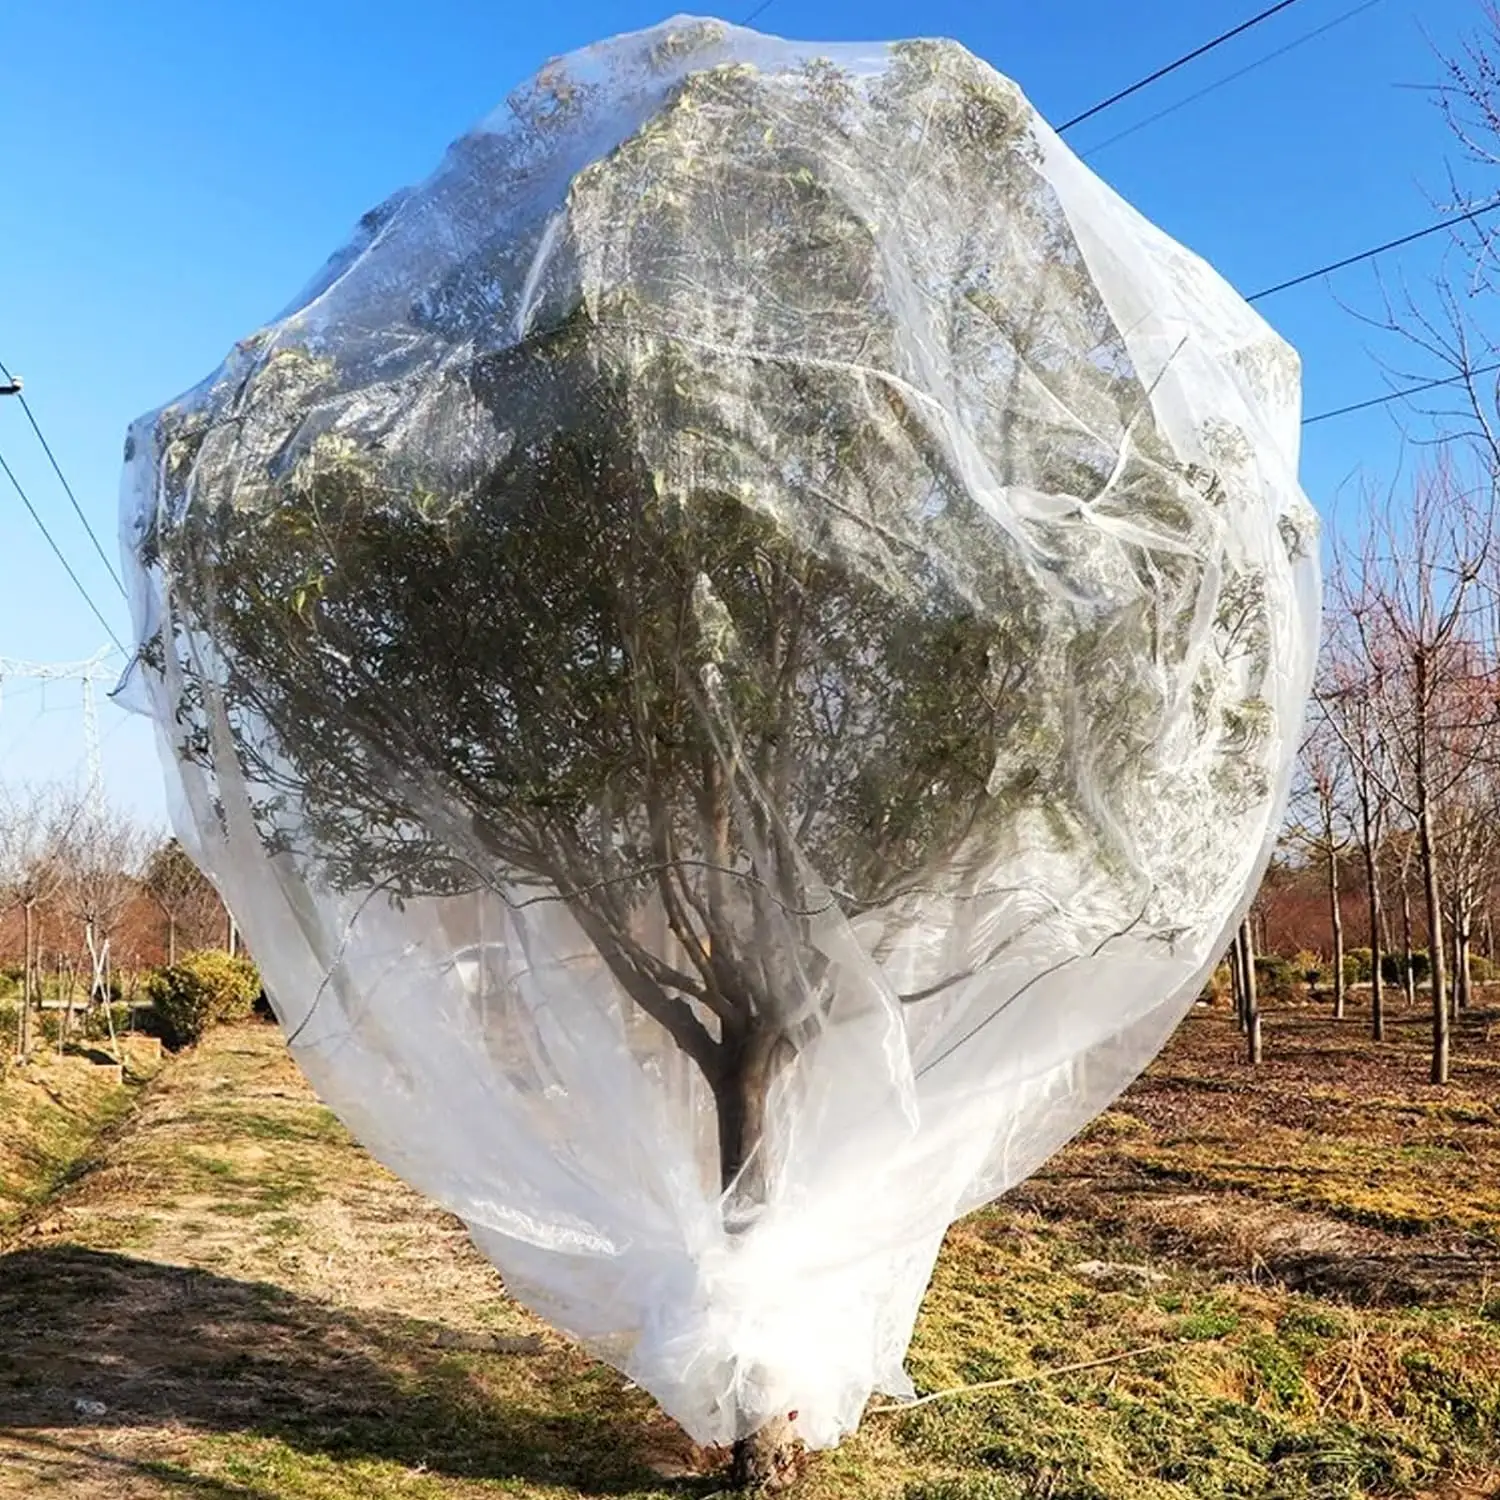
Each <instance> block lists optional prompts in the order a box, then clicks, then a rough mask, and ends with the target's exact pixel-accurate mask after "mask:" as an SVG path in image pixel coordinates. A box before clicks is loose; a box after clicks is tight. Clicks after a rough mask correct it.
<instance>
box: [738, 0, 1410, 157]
mask: <svg viewBox="0 0 1500 1500" xmlns="http://www.w3.org/2000/svg"><path fill="white" fill-rule="evenodd" d="M769 3H770V0H767V4H769ZM1379 4H1381V0H1363V3H1362V4H1360V5H1356V6H1354V7H1352V8H1351V9H1349V10H1346V11H1344V12H1343V14H1342V15H1337V16H1335V17H1334V18H1333V19H1332V20H1331V21H1325V22H1324V23H1323V24H1322V25H1321V26H1316V27H1314V28H1313V29H1312V30H1311V31H1304V32H1303V33H1302V35H1301V36H1299V37H1296V38H1294V39H1293V40H1292V41H1290V42H1288V43H1286V45H1285V46H1282V47H1277V48H1276V50H1275V51H1274V52H1267V53H1266V55H1265V56H1264V57H1258V58H1256V60H1255V61H1254V62H1252V63H1246V64H1245V66H1244V67H1243V68H1236V69H1235V71H1234V72H1233V73H1226V74H1225V75H1224V76H1223V77H1222V78H1220V79H1219V80H1218V81H1217V82H1216V83H1210V84H1208V85H1207V86H1206V87H1204V88H1201V89H1198V90H1197V91H1196V92H1195V93H1191V94H1189V95H1188V96H1187V98H1185V99H1179V100H1178V101H1177V102H1176V103H1175V104H1169V105H1167V107H1166V108H1165V109H1159V110H1157V112H1156V113H1155V114H1154V115H1147V116H1146V118H1145V119H1144V120H1138V121H1137V122H1136V123H1135V124H1134V125H1129V126H1127V127H1126V128H1125V129H1124V130H1122V131H1120V132H1119V134H1118V135H1112V136H1110V137H1109V138H1108V139H1107V140H1102V141H1100V142H1099V144H1098V145H1097V146H1090V147H1089V149H1088V150H1087V151H1082V152H1080V153H1079V155H1081V156H1082V157H1083V159H1084V160H1085V161H1087V160H1088V159H1089V157H1091V156H1097V155H1098V154H1099V152H1101V151H1103V150H1105V149H1107V148H1108V147H1110V146H1113V145H1114V144H1115V143H1116V142H1117V141H1123V140H1124V139H1125V138H1126V137H1127V136H1131V135H1134V134H1135V133H1136V132H1137V131H1138V130H1144V129H1145V128H1146V127H1147V126H1148V125H1155V124H1156V122H1157V121H1158V120H1165V119H1166V117H1167V116H1168V115H1172V114H1176V113H1177V111H1178V110H1179V109H1186V108H1187V106H1188V105H1189V104H1196V103H1197V102H1198V100H1200V99H1202V98H1203V97H1204V96H1205V95H1207V94H1212V93H1214V92H1215V91H1216V90H1218V89H1221V88H1223V87H1224V86H1225V84H1229V83H1234V82H1236V81H1237V80H1238V79H1241V78H1243V77H1244V76H1245V75H1246V74H1247V73H1253V72H1255V70H1256V69H1257V68H1263V67H1265V65H1266V64H1267V63H1269V62H1275V61H1276V59H1277V58H1278V57H1285V56H1286V54H1287V53H1288V52H1293V51H1295V50H1296V49H1297V48H1298V47H1301V46H1302V45H1303V44H1304V43H1307V42H1311V41H1314V40H1315V39H1316V38H1318V37H1320V36H1322V35H1323V33H1324V32H1327V31H1332V30H1333V28H1334V27H1335V26H1342V25H1343V24H1344V22H1345V21H1352V20H1353V19H1354V18H1355V16H1358V15H1361V14H1363V13H1364V12H1365V11H1367V10H1373V9H1374V8H1375V6H1377V5H1379ZM1064 128H1066V127H1064Z"/></svg>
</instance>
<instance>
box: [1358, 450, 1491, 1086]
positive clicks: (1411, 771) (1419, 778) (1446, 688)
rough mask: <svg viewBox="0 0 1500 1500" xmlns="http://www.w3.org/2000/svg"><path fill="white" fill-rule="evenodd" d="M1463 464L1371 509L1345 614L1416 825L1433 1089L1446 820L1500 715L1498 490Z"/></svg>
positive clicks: (1441, 1021) (1441, 1070)
mask: <svg viewBox="0 0 1500 1500" xmlns="http://www.w3.org/2000/svg"><path fill="white" fill-rule="evenodd" d="M1465 479H1466V476H1465V475H1463V474H1462V473H1461V472H1460V470H1459V464H1458V458H1457V456H1456V455H1455V454H1454V453H1453V452H1451V451H1449V450H1442V451H1440V453H1439V455H1438V458H1437V461H1436V462H1435V463H1434V464H1433V465H1432V466H1431V467H1429V468H1428V469H1427V470H1425V471H1424V472H1423V473H1422V474H1420V475H1419V476H1418V478H1417V480H1416V482H1415V483H1414V485H1413V486H1412V489H1411V492H1410V494H1409V495H1407V494H1401V495H1398V494H1396V493H1395V492H1390V493H1388V494H1387V495H1386V496H1385V497H1384V499H1383V501H1373V502H1372V503H1371V504H1370V506H1369V524H1368V529H1367V530H1366V532H1365V535H1364V537H1363V539H1362V541H1361V543H1360V546H1359V549H1358V551H1357V553H1353V554H1351V553H1349V552H1348V551H1346V553H1345V559H1344V566H1345V567H1346V568H1347V569H1348V577H1347V580H1346V583H1345V588H1346V591H1347V598H1346V608H1347V615H1348V624H1349V629H1350V631H1351V634H1352V638H1353V639H1354V640H1355V641H1356V642H1357V643H1358V645H1359V649H1360V654H1361V655H1362V656H1363V658H1364V660H1365V661H1366V662H1367V663H1369V664H1371V665H1372V666H1375V667H1377V668H1378V670H1376V671H1374V672H1372V674H1371V676H1370V678H1369V686H1370V691H1371V695H1372V696H1371V704H1372V706H1373V707H1375V708H1376V709H1377V710H1378V712H1379V713H1380V717H1381V728H1382V733H1383V735H1384V737H1385V740H1386V743H1387V745H1388V746H1389V748H1390V751H1391V753H1390V754H1389V755H1388V756H1387V757H1384V758H1383V760H1382V762H1381V768H1380V774H1381V775H1382V777H1383V778H1388V779H1387V781H1386V790H1387V791H1388V792H1389V794H1390V796H1391V797H1392V799H1393V800H1394V801H1395V802H1396V803H1397V804H1399V806H1400V807H1401V808H1402V810H1403V811H1405V812H1406V813H1407V815H1408V816H1409V817H1410V818H1411V820H1412V823H1413V826H1414V829H1415V832H1416V839H1417V851H1418V856H1419V859H1420V867H1421V872H1422V883H1423V893H1424V896H1425V904H1426V908H1427V930H1428V938H1429V942H1428V947H1429V949H1430V963H1431V971H1432V1069H1431V1076H1432V1081H1433V1082H1434V1083H1446V1082H1447V1080H1448V1053H1449V1026H1448V986H1447V979H1448V975H1447V964H1446V961H1445V954H1444V946H1443V931H1444V924H1443V914H1444V900H1443V890H1442V870H1441V864H1440V858H1439V848H1438V844H1439V837H1440V833H1439V829H1440V823H1441V817H1442V811H1443V809H1444V807H1445V805H1446V804H1447V801H1448V800H1449V799H1450V798H1451V797H1452V796H1453V795H1454V793H1455V791H1456V789H1457V788H1458V786H1459V785H1460V784H1461V783H1462V782H1463V781H1464V780H1465V778H1466V777H1467V776H1469V774H1470V771H1471V765H1470V761H1469V759H1468V757H1467V755H1466V754H1465V753H1463V747H1465V746H1467V745H1468V744H1469V743H1470V741H1471V739H1472V737H1473V735H1474V734H1475V732H1476V729H1477V727H1478V725H1479V723H1480V720H1481V719H1483V718H1489V717H1492V715H1493V708H1492V707H1481V709H1480V717H1479V718H1476V698H1475V694H1474V691H1473V689H1474V685H1475V680H1476V673H1477V672H1478V671H1479V670H1480V668H1479V662H1478V658H1477V657H1476V653H1475V650H1474V647H1473V637H1474V633H1475V631H1476V630H1477V629H1479V628H1480V626H1481V625H1482V623H1483V621H1484V620H1485V618H1486V615H1487V613H1488V611H1487V609H1486V602H1487V601H1486V595H1487V593H1488V592H1489V589H1490V585H1491V581H1492V575H1493V555H1492V549H1493V545H1494V543H1493V531H1494V524H1495V519H1496V517H1495V491H1494V486H1493V483H1492V481H1491V478H1490V476H1489V475H1488V474H1485V473H1481V474H1479V475H1478V476H1476V477H1475V478H1474V480H1473V482H1467V483H1466V482H1465Z"/></svg>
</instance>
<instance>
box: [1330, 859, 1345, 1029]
mask: <svg viewBox="0 0 1500 1500" xmlns="http://www.w3.org/2000/svg"><path fill="white" fill-rule="evenodd" d="M1328 910H1329V915H1330V917H1331V918H1332V922H1333V1019H1334V1020H1335V1021H1342V1020H1343V1019H1344V914H1343V912H1342V910H1340V902H1339V856H1338V851H1337V850H1336V849H1335V848H1334V847H1333V844H1332V842H1331V841H1330V843H1329V845H1328Z"/></svg>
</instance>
